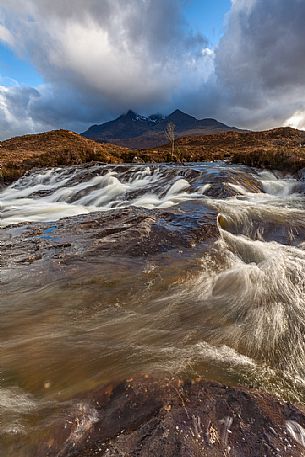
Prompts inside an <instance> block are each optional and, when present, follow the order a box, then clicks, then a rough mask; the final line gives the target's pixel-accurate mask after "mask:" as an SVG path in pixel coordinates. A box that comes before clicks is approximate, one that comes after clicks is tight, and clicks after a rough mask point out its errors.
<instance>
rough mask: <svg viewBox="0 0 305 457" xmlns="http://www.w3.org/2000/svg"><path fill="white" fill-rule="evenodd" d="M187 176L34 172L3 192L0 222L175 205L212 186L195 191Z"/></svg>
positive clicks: (137, 170)
mask: <svg viewBox="0 0 305 457" xmlns="http://www.w3.org/2000/svg"><path fill="white" fill-rule="evenodd" d="M182 176H183V173H182V174H180V175H179V173H178V174H175V173H172V170H170V169H169V168H168V167H167V168H166V167H145V168H143V167H132V166H131V167H128V168H127V167H125V168H124V167H122V166H121V167H107V166H97V165H95V166H91V168H85V169H82V168H75V167H74V168H70V169H53V170H47V171H46V172H43V171H41V172H37V173H33V174H30V175H28V176H26V177H23V178H21V179H20V180H19V181H17V183H15V184H13V185H12V186H10V187H8V188H7V189H5V190H4V191H3V192H2V193H0V205H1V206H0V211H1V221H0V225H1V226H6V225H10V224H17V223H21V222H32V221H34V222H41V221H54V220H57V219H60V218H62V217H69V216H75V215H77V214H83V213H89V212H94V211H107V210H111V209H114V208H126V207H129V206H136V207H142V208H149V209H153V208H169V207H171V206H174V205H177V204H178V203H180V202H183V201H187V200H191V199H194V198H198V197H201V196H202V194H203V193H204V192H205V190H207V189H208V187H209V185H208V184H206V185H203V186H201V187H200V188H199V189H196V191H194V192H192V190H191V189H190V188H191V185H190V183H189V182H188V181H187V180H186V179H183V177H182Z"/></svg>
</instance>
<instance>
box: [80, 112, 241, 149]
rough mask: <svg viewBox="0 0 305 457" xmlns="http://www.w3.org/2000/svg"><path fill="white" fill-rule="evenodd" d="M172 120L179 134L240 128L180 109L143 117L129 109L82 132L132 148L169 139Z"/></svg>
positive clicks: (96, 139) (159, 143) (147, 146)
mask: <svg viewBox="0 0 305 457" xmlns="http://www.w3.org/2000/svg"><path fill="white" fill-rule="evenodd" d="M169 122H172V123H174V124H175V126H176V136H177V137H181V136H186V135H188V136H196V135H206V134H211V133H219V132H226V131H238V129H236V128H235V127H229V126H228V125H225V124H222V123H221V122H218V121H216V120H215V119H210V118H208V119H196V118H195V117H193V116H190V115H189V114H186V113H183V112H182V111H180V110H176V111H174V112H173V113H171V114H170V115H169V116H166V117H164V116H162V115H159V114H155V115H151V116H148V117H144V116H141V115H139V114H137V113H134V112H133V111H128V112H127V113H126V114H122V115H121V116H119V117H118V118H117V119H114V120H113V121H110V122H106V123H104V124H101V125H93V126H92V127H90V128H89V129H88V130H87V131H86V132H84V133H83V134H82V135H83V136H85V137H86V138H91V139H93V140H95V141H101V142H110V143H113V144H119V145H121V146H126V147H129V148H132V149H142V148H151V147H157V146H160V145H163V144H166V143H167V139H166V137H165V135H164V130H165V128H166V126H167V124H168V123H169Z"/></svg>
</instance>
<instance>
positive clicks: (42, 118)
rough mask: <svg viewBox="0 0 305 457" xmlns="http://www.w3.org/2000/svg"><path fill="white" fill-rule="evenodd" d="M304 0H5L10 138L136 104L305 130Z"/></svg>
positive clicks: (5, 131)
mask: <svg viewBox="0 0 305 457" xmlns="http://www.w3.org/2000/svg"><path fill="white" fill-rule="evenodd" d="M304 17H305V1H304V0H289V1H287V0H53V1H52V2H50V1H49V0H0V139H5V138H9V137H12V136H15V135H22V134H25V133H35V132H41V131H47V130H50V129H56V128H66V129H70V130H74V131H77V132H82V131H84V130H86V129H87V128H88V127H89V126H90V125H92V124H96V123H102V122H105V121H108V120H111V119H113V118H114V117H116V116H118V115H119V114H121V113H123V112H126V111H128V110H129V109H132V110H133V111H137V112H139V113H140V114H144V115H145V114H146V115H148V114H152V113H155V112H161V113H163V114H169V113H170V112H171V111H173V110H175V109H176V108H179V109H181V110H183V111H186V112H188V113H189V114H192V115H195V116H197V117H199V118H204V117H214V118H216V119H218V120H219V121H221V122H225V123H227V124H229V125H234V126H238V127H241V128H248V129H254V130H259V129H267V128H272V127H277V126H281V125H289V126H293V127H297V128H303V129H305V28H304V26H303V22H304V21H303V19H304Z"/></svg>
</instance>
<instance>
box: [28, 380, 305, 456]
mask: <svg viewBox="0 0 305 457" xmlns="http://www.w3.org/2000/svg"><path fill="white" fill-rule="evenodd" d="M304 427H305V415H304V413H303V412H302V411H301V410H299V409H298V408H296V407H295V406H292V405H290V404H287V403H281V402H280V401H278V400H276V399H274V398H273V397H271V396H270V395H268V394H264V393H259V392H257V391H255V390H247V389H245V388H233V387H226V386H224V385H221V384H217V383H212V382H207V381H202V380H197V381H195V382H185V381H180V380H177V379H163V380H156V379H153V378H150V377H148V376H143V377H141V378H138V379H136V380H133V379H129V380H127V381H125V382H123V383H121V384H118V385H114V386H113V385H108V386H106V387H104V388H102V389H101V390H99V391H96V392H94V393H92V394H90V396H88V397H87V398H86V399H84V400H82V402H81V403H79V404H78V407H77V408H76V410H75V411H74V413H71V414H70V416H69V419H68V420H64V421H63V423H62V424H58V426H57V428H56V429H55V430H50V431H49V433H48V436H47V437H46V440H45V442H44V444H41V445H40V447H39V449H36V450H35V452H33V457H34V456H35V457H94V456H96V455H99V456H104V457H118V456H126V457H127V456H128V457H131V456H132V457H135V456H137V457H178V456H181V457H182V456H183V457H199V456H200V457H201V456H206V457H224V456H233V457H280V456H281V457H301V456H304V455H305V439H304V438H305V429H304Z"/></svg>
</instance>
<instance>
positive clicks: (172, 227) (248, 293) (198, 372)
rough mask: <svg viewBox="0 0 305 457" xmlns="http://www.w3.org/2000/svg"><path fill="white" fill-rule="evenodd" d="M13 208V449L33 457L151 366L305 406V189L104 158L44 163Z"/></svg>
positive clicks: (2, 447) (3, 426)
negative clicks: (101, 389) (114, 385)
mask: <svg viewBox="0 0 305 457" xmlns="http://www.w3.org/2000/svg"><path fill="white" fill-rule="evenodd" d="M0 202H1V206H0V215H1V220H0V226H1V229H0V243H1V244H0V248H1V251H0V252H1V260H0V261H1V296H0V304H1V307H0V310H1V320H0V455H3V456H5V457H30V456H31V457H32V454H31V449H32V446H33V445H34V443H35V442H37V441H39V440H43V439H44V436H45V433H46V430H48V429H49V428H50V427H55V426H56V421H57V420H58V418H59V417H62V416H64V415H65V414H67V410H68V408H70V407H71V405H72V406H73V405H75V407H78V406H77V405H78V403H77V401H76V400H74V399H76V398H77V397H79V398H80V396H81V395H83V394H84V393H86V392H88V391H90V390H91V389H94V388H96V387H98V386H99V385H101V384H103V383H107V382H109V381H114V380H120V379H123V378H126V377H129V376H133V375H134V374H136V373H140V372H148V373H152V372H154V373H160V374H170V375H172V374H173V375H180V376H203V377H205V378H208V379H213V380H216V381H220V382H224V383H229V384H244V385H247V386H253V385H254V386H257V387H260V388H262V389H265V390H268V391H270V392H272V393H273V394H276V395H279V396H281V397H283V398H289V399H292V400H294V401H304V388H305V364H304V358H305V213H304V206H305V196H304V186H303V184H302V182H299V181H297V180H295V179H293V178H292V177H289V176H286V177H283V176H279V175H278V174H275V173H271V172H267V171H257V170H254V169H249V168H245V167H238V166H229V165H226V164H224V163H204V164H188V165H187V166H171V165H160V166H157V165H151V166H146V165H145V166H135V165H126V166H109V165H103V164H95V165H87V166H77V167H67V168H62V169H60V168H57V169H48V170H43V171H41V170H37V171H34V172H33V173H31V174H28V175H26V176H24V177H23V178H21V179H20V180H19V181H17V182H16V183H14V184H13V185H12V186H10V187H7V188H6V189H3V190H2V192H1V193H0ZM71 216H73V217H71ZM60 218H66V219H62V220H59V219H60ZM126 218H127V219H126ZM206 221H208V225H204V224H207V222H206ZM16 224H17V225H16ZM84 224H85V225H84ZM92 224H94V230H93V231H92ZM80 227H85V229H82V231H81V232H80ZM105 227H106V228H105ZM90 230H91V231H90ZM67 239H68V240H69V243H67ZM75 240H77V242H76V241H75ZM84 240H85V241H84ZM101 242H102V243H103V244H102V245H101ZM73 243H74V244H76V247H75V249H74V250H73V246H74V244H73ZM67 246H68V247H67ZM71 246H72V247H71ZM101 246H102V247H101ZM142 246H145V249H144V248H143V249H144V250H143V251H141V249H142ZM67 250H68V251H67ZM40 252H42V254H41V255H37V253H40ZM58 252H60V254H59V253H58ZM26 259H27V260H26ZM92 420H94V418H93V419H92Z"/></svg>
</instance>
